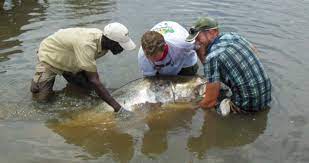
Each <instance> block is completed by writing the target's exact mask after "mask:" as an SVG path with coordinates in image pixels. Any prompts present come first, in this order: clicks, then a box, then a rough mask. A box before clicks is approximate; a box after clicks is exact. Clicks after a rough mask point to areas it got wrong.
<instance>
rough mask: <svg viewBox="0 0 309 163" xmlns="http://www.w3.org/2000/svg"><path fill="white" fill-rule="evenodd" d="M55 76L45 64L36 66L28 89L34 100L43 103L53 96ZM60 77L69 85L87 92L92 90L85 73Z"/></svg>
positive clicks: (67, 73)
mask: <svg viewBox="0 0 309 163" xmlns="http://www.w3.org/2000/svg"><path fill="white" fill-rule="evenodd" d="M56 76H57V74H56V73H54V72H53V71H51V70H50V68H49V65H46V63H38V64H37V66H36V72H35V75H34V77H33V79H32V82H31V87H30V90H31V92H32V97H33V99H34V100H36V101H41V102H45V101H48V100H50V99H51V97H52V96H53V95H54V91H53V86H54V83H55V78H56ZM62 76H63V77H64V78H65V79H66V80H67V81H68V83H70V84H73V85H76V86H78V87H81V88H84V89H87V90H92V88H93V87H92V84H91V83H90V82H89V80H88V78H87V76H86V74H85V71H81V72H78V73H76V74H73V73H71V72H62Z"/></svg>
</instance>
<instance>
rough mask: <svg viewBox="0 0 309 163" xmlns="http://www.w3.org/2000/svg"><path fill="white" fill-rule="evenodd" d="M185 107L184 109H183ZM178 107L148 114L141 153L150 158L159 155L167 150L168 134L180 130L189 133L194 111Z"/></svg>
mask: <svg viewBox="0 0 309 163" xmlns="http://www.w3.org/2000/svg"><path fill="white" fill-rule="evenodd" d="M184 106H185V107H184ZM184 106H182V107H180V105H179V104H177V105H173V106H172V105H170V106H168V107H165V108H162V109H157V110H155V111H153V112H151V113H149V114H148V115H147V116H146V118H145V122H146V124H147V126H148V131H147V132H145V133H144V137H143V139H142V149H141V150H142V153H143V154H145V155H147V156H149V157H152V156H154V155H160V154H162V153H163V152H165V151H166V150H167V149H168V134H169V133H177V132H181V131H182V130H186V131H190V127H191V126H190V125H191V121H192V117H193V115H194V111H193V110H192V109H188V107H186V105H184Z"/></svg>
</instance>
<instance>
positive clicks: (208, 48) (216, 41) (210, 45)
mask: <svg viewBox="0 0 309 163" xmlns="http://www.w3.org/2000/svg"><path fill="white" fill-rule="evenodd" d="M220 37H221V35H220V34H219V35H218V36H217V37H216V38H215V39H214V40H213V41H212V42H211V43H210V44H209V45H208V47H207V51H206V52H207V54H209V52H210V49H211V47H212V46H213V45H214V44H217V43H218V42H219V39H220Z"/></svg>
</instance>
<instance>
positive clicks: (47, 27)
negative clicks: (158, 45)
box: [0, 0, 309, 163]
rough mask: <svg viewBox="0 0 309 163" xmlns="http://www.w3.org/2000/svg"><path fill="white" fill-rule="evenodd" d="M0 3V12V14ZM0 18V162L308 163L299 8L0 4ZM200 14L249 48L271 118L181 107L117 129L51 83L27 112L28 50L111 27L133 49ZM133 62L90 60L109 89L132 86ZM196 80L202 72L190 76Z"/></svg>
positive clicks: (121, 2)
mask: <svg viewBox="0 0 309 163" xmlns="http://www.w3.org/2000/svg"><path fill="white" fill-rule="evenodd" d="M3 2H4V1H3V0H2V1H1V2H0V5H2V4H3ZM7 2H11V3H5V7H4V9H1V10H0V95H1V96H0V103H1V105H0V162H1V163H6V162H10V163H15V162H22V163H25V162H177V163H178V162H244V163H247V162H257V163H260V162H272V163H273V162H299V163H301V162H309V155H308V154H309V143H308V142H309V124H308V122H309V119H308V118H309V111H308V108H309V102H308V95H309V93H308V92H309V89H308V87H309V84H308V83H309V82H308V80H309V73H308V71H309V66H308V64H307V62H308V61H309V55H308V50H309V49H308V42H309V22H308V20H309V16H308V15H309V1H308V0H293V1H291V0H277V1H266V0H260V1H245V0H233V1H232V0H220V1H210V0H191V1H185V0H175V1H167V0H165V1H162V0H147V1H141V0H130V1H125V0H117V1H114V0H9V1H8V0H7ZM205 14H208V15H210V16H213V17H215V18H217V19H218V20H219V22H220V24H221V27H222V28H221V29H222V31H233V32H238V33H240V34H241V35H243V36H245V37H246V38H247V39H248V40H250V41H251V42H252V43H254V44H255V45H256V46H257V48H258V49H259V51H260V59H261V61H262V62H263V64H264V66H265V68H266V70H267V72H268V74H269V76H270V77H271V80H272V83H273V102H272V105H271V109H270V110H269V111H267V112H261V113H259V114H257V115H253V116H239V115H231V116H229V117H225V118H222V117H218V116H216V114H214V113H213V112H207V113H205V112H204V111H201V110H198V111H196V112H194V111H192V110H189V109H186V108H185V107H171V108H170V109H169V110H168V111H166V110H163V111H162V110H156V111H154V112H151V113H149V114H148V115H145V114H140V115H139V116H137V117H135V118H134V119H125V120H121V119H119V118H117V117H114V115H112V114H103V113H100V112H95V111H93V110H92V109H91V108H93V107H94V106H96V105H97V104H98V103H99V102H100V100H99V99H97V98H93V97H89V96H87V95H83V94H81V93H80V92H78V91H76V90H75V89H72V88H70V87H68V86H66V82H65V81H64V80H63V79H62V78H57V79H56V84H55V89H56V90H57V91H58V93H57V97H56V99H55V101H54V102H53V103H50V104H37V103H34V102H32V100H31V94H30V92H29V85H30V80H31V77H32V75H33V71H34V66H35V62H36V56H35V52H36V49H37V47H38V45H39V43H40V41H42V39H44V37H46V36H48V35H49V34H51V33H53V32H55V31H56V30H58V29H60V28H67V27H77V26H78V27H97V28H101V29H102V28H103V27H104V25H105V24H107V23H109V22H113V21H119V22H121V23H123V24H125V25H126V26H127V27H128V28H129V30H130V35H131V36H132V38H133V40H134V41H135V42H137V44H138V45H139V44H140V43H139V40H140V36H141V35H142V34H143V32H144V31H146V30H147V29H150V28H151V27H152V26H153V25H154V24H156V23H157V22H159V21H162V20H173V21H177V22H179V23H180V24H182V25H184V26H185V27H186V28H188V27H189V26H191V24H192V23H193V22H194V21H195V19H196V18H197V17H199V16H201V15H205ZM137 51H138V49H136V50H135V51H133V52H125V53H124V54H121V55H117V56H113V55H112V54H108V55H107V56H104V57H103V58H101V59H100V60H98V69H99V71H100V74H101V76H102V80H103V81H104V83H105V84H106V86H107V87H108V88H110V89H115V88H118V87H120V86H122V85H123V84H125V83H127V82H129V81H131V80H134V79H136V78H139V77H141V75H140V73H139V71H138V67H137V60H136V57H137V56H136V54H137ZM200 74H202V71H200Z"/></svg>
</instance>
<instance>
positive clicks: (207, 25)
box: [186, 16, 219, 42]
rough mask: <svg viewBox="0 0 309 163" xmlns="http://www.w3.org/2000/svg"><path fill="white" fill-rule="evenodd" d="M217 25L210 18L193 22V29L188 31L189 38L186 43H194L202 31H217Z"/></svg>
mask: <svg viewBox="0 0 309 163" xmlns="http://www.w3.org/2000/svg"><path fill="white" fill-rule="evenodd" d="M218 25H219V24H218V22H217V21H216V20H215V19H213V18H211V17H208V16H205V17H201V18H199V19H198V20H197V21H196V22H195V24H194V27H192V28H190V29H189V36H188V37H187V38H186V41H188V42H191V41H194V40H195V38H196V37H197V36H198V34H199V33H200V32H201V31H202V30H209V29H217V28H218Z"/></svg>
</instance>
